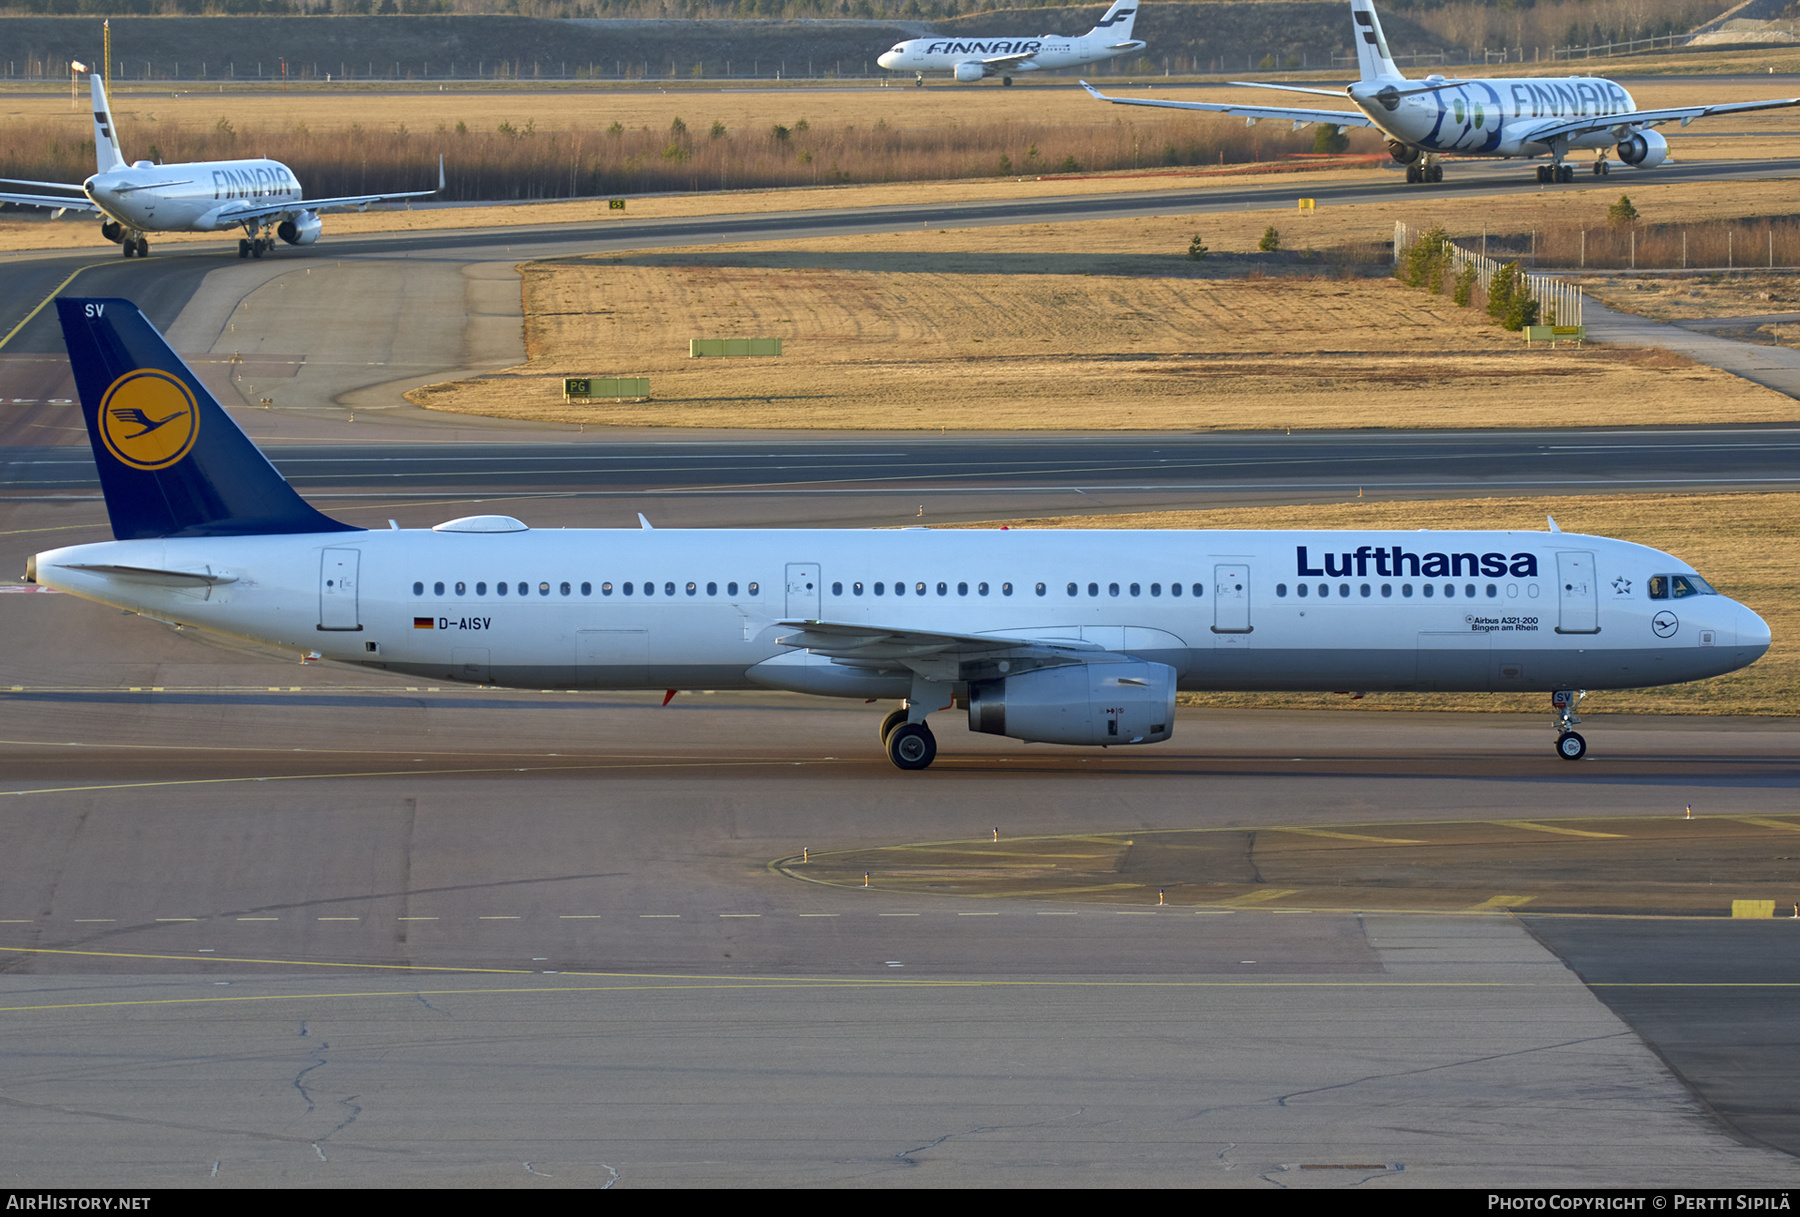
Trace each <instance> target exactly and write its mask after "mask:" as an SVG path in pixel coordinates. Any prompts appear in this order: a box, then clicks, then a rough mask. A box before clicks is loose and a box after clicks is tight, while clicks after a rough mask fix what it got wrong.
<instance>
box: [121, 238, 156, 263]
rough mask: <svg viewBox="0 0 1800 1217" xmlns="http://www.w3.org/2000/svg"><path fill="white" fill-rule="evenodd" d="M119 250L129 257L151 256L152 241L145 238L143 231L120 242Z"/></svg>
mask: <svg viewBox="0 0 1800 1217" xmlns="http://www.w3.org/2000/svg"><path fill="white" fill-rule="evenodd" d="M119 252H120V253H122V254H124V255H125V256H126V257H127V258H148V257H149V256H150V242H148V241H146V240H145V239H144V234H143V233H137V234H136V235H134V236H128V237H126V238H125V239H124V240H123V241H121V242H119Z"/></svg>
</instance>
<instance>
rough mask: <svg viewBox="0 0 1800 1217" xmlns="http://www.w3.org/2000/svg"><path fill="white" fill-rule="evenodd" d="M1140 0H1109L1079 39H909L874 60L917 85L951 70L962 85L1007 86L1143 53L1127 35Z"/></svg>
mask: <svg viewBox="0 0 1800 1217" xmlns="http://www.w3.org/2000/svg"><path fill="white" fill-rule="evenodd" d="M1137 10H1138V0H1113V6H1112V7H1111V8H1109V9H1107V10H1106V15H1105V16H1104V17H1102V18H1100V20H1099V22H1098V23H1096V24H1095V26H1094V28H1093V29H1091V30H1089V31H1088V32H1087V33H1085V34H1082V35H1080V36H1078V37H1070V36H1068V35H1066V34H1041V35H1039V36H1038V37H1036V38H1021V37H1002V38H912V39H908V40H907V41H905V42H900V43H896V44H895V45H894V47H893V49H891V50H889V51H886V52H884V53H883V54H882V55H881V57H880V58H878V59H877V60H876V61H875V62H877V63H879V64H880V65H881V66H882V67H884V68H887V69H888V70H889V71H892V72H911V73H913V75H914V77H915V79H916V80H917V81H918V83H920V84H924V83H925V73H927V72H949V73H950V74H951V76H952V77H954V78H955V79H957V80H959V81H962V82H963V83H965V84H967V83H971V82H974V81H977V80H982V79H985V78H986V77H989V76H999V77H1000V78H1001V80H1000V83H1001V84H1003V85H1010V84H1011V83H1012V78H1013V76H1014V74H1015V73H1019V72H1044V71H1049V70H1051V69H1054V68H1078V67H1082V66H1084V65H1086V64H1090V63H1100V62H1102V61H1104V60H1107V59H1117V58H1119V57H1120V56H1121V55H1135V54H1137V53H1138V52H1139V51H1142V50H1143V49H1144V44H1143V43H1142V42H1138V41H1135V40H1134V39H1133V38H1132V37H1131V27H1132V26H1133V25H1134V24H1135V23H1136V22H1137Z"/></svg>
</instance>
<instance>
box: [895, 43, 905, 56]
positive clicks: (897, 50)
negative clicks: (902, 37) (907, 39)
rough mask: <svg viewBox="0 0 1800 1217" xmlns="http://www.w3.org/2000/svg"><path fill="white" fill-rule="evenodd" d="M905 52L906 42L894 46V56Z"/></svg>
mask: <svg viewBox="0 0 1800 1217" xmlns="http://www.w3.org/2000/svg"><path fill="white" fill-rule="evenodd" d="M904 50H906V44H905V43H904V42H900V43H896V44H895V45H894V54H896V55H898V54H900V53H901V52H902V51H904Z"/></svg>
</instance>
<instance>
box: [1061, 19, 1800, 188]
mask: <svg viewBox="0 0 1800 1217" xmlns="http://www.w3.org/2000/svg"><path fill="white" fill-rule="evenodd" d="M1350 19H1351V22H1352V25H1351V37H1352V39H1353V40H1354V42H1355V44H1356V63H1357V67H1358V68H1359V69H1360V71H1361V78H1360V79H1359V80H1357V81H1356V82H1355V83H1353V84H1351V85H1348V86H1347V87H1345V89H1344V90H1343V93H1342V96H1346V97H1348V98H1349V99H1350V104H1351V105H1353V106H1355V107H1356V109H1355V110H1301V109H1293V108H1289V107H1285V106H1240V105H1224V104H1219V103H1215V102H1198V101H1151V100H1149V99H1148V98H1136V97H1108V96H1106V95H1105V94H1103V93H1101V92H1100V91H1099V90H1097V89H1095V88H1094V87H1093V86H1092V85H1090V84H1088V82H1087V81H1085V80H1084V81H1082V82H1081V85H1082V87H1083V88H1085V89H1086V90H1087V91H1088V92H1089V93H1091V94H1093V95H1094V96H1095V97H1096V98H1098V99H1099V100H1101V101H1110V102H1112V103H1114V104H1115V105H1121V106H1160V107H1165V108H1168V109H1174V110H1206V111H1211V112H1213V113H1218V114H1235V115H1238V116H1239V117H1241V118H1243V119H1244V121H1245V122H1246V123H1248V124H1249V125H1250V126H1252V127H1254V126H1255V125H1256V124H1257V123H1258V122H1259V121H1261V120H1262V119H1265V118H1269V119H1275V120H1277V121H1291V122H1292V123H1293V124H1294V130H1296V131H1298V130H1300V129H1301V128H1302V127H1306V126H1311V125H1313V124H1317V123H1332V124H1335V125H1337V126H1339V127H1374V128H1375V129H1376V130H1377V131H1379V132H1381V134H1382V135H1383V136H1385V137H1386V139H1387V146H1388V151H1389V152H1390V153H1391V154H1392V155H1393V158H1394V159H1395V160H1396V161H1398V162H1400V163H1401V164H1403V165H1405V166H1406V180H1407V181H1408V182H1441V181H1443V180H1444V167H1443V165H1442V164H1440V163H1439V161H1440V158H1442V157H1444V156H1447V155H1454V156H1470V157H1475V156H1480V157H1490V156H1491V157H1509V158H1510V157H1539V156H1547V157H1549V158H1550V161H1551V163H1550V164H1548V165H1539V166H1538V171H1537V180H1538V181H1540V182H1572V181H1574V180H1575V167H1574V166H1573V165H1569V164H1565V163H1564V162H1565V161H1566V160H1568V159H1570V158H1572V157H1574V156H1575V155H1576V154H1578V153H1581V152H1592V153H1594V154H1595V159H1594V172H1595V173H1596V174H1605V173H1608V172H1610V171H1611V166H1610V163H1609V162H1608V161H1607V159H1606V150H1607V149H1608V148H1612V149H1613V150H1614V151H1615V152H1616V153H1617V154H1618V157H1619V160H1620V161H1621V162H1623V163H1624V164H1626V165H1630V166H1632V167H1633V168H1637V169H1654V168H1656V166H1658V165H1660V164H1662V163H1663V162H1664V161H1665V160H1667V159H1668V156H1669V143H1668V141H1667V140H1666V139H1664V138H1663V136H1662V133H1661V132H1660V131H1657V130H1656V128H1657V127H1660V126H1662V125H1664V124H1665V123H1680V124H1681V125H1682V126H1684V127H1685V126H1687V125H1688V124H1689V123H1691V122H1693V121H1694V120H1695V119H1696V118H1710V117H1712V116H1714V115H1718V114H1741V113H1743V112H1745V111H1747V110H1774V109H1779V108H1780V107H1782V106H1796V105H1800V97H1784V98H1777V99H1773V100H1770V101H1739V102H1728V103H1725V104H1722V105H1714V106H1672V107H1667V108H1664V109H1658V110H1640V109H1638V108H1637V103H1636V102H1634V101H1633V100H1632V99H1631V94H1629V93H1627V92H1626V91H1625V90H1624V89H1623V88H1621V87H1620V86H1619V85H1616V84H1614V83H1613V82H1612V81H1610V80H1606V79H1603V78H1601V77H1598V76H1570V77H1566V78H1562V79H1554V78H1551V77H1546V76H1531V77H1521V78H1517V79H1509V78H1504V77H1495V78H1493V79H1488V80H1450V79H1446V78H1444V77H1443V76H1438V75H1432V76H1427V77H1426V78H1425V79H1424V80H1408V79H1407V78H1406V77H1405V76H1403V75H1401V74H1400V69H1398V68H1396V67H1395V66H1394V60H1393V58H1392V56H1390V55H1389V54H1388V45H1387V39H1386V37H1384V36H1383V34H1382V32H1381V19H1380V18H1379V17H1377V16H1376V15H1375V5H1374V4H1373V3H1371V0H1350ZM1235 83H1237V84H1240V85H1243V86H1245V87H1249V88H1258V89H1280V90H1283V91H1286V92H1289V93H1316V94H1318V95H1319V96H1321V97H1337V96H1340V94H1339V93H1338V91H1336V90H1334V89H1308V88H1302V87H1300V86H1298V85H1279V84H1261V83H1255V82H1251V81H1238V82H1235Z"/></svg>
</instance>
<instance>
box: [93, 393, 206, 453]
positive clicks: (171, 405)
mask: <svg viewBox="0 0 1800 1217" xmlns="http://www.w3.org/2000/svg"><path fill="white" fill-rule="evenodd" d="M199 434H200V411H199V409H198V408H197V406H196V404H195V402H194V395H193V393H192V392H190V391H189V389H188V387H187V386H186V385H185V384H183V383H182V382H181V381H179V380H177V379H176V378H175V377H173V376H171V375H170V374H169V373H167V372H162V371H158V370H157V369H155V368H139V369H138V370H137V371H135V372H127V373H125V375H123V376H121V377H119V379H117V380H115V381H113V383H112V387H111V388H110V389H108V390H107V391H106V396H105V397H103V398H102V399H101V400H100V438H101V439H102V440H104V441H106V450H107V451H108V452H110V453H112V454H113V455H114V456H116V457H118V458H119V460H121V461H123V462H124V463H125V464H127V465H130V466H131V467H132V468H133V469H166V468H168V467H169V466H170V465H173V464H174V463H175V462H176V461H179V460H180V459H181V458H182V457H184V456H186V455H187V454H188V451H189V449H191V448H193V446H194V440H195V438H196V437H198V436H199Z"/></svg>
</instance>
